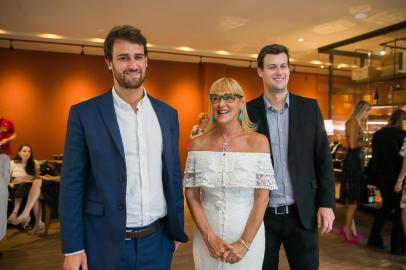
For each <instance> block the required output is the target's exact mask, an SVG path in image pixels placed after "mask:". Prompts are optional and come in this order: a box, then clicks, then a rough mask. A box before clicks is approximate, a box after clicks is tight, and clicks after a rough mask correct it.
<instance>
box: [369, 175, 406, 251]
mask: <svg viewBox="0 0 406 270" xmlns="http://www.w3.org/2000/svg"><path fill="white" fill-rule="evenodd" d="M386 180H387V181H388V182H389V183H393V182H394V181H392V179H386ZM378 188H379V191H380V192H381V196H382V206H381V209H379V212H378V213H377V215H376V216H375V219H374V223H373V225H372V229H371V233H370V235H369V239H368V244H369V245H371V246H382V247H383V239H382V231H383V228H384V225H385V221H386V219H387V218H388V217H389V215H390V214H391V213H392V210H394V215H393V225H392V231H391V244H390V246H391V252H392V253H394V254H403V253H405V238H404V234H403V226H402V222H401V219H400V216H401V212H402V211H401V209H400V197H401V194H400V193H396V192H395V191H394V190H393V185H391V184H388V183H384V184H379V185H378Z"/></svg>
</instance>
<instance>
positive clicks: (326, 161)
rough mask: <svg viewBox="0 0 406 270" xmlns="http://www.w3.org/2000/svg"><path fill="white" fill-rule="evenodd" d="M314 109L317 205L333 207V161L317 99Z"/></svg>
mask: <svg viewBox="0 0 406 270" xmlns="http://www.w3.org/2000/svg"><path fill="white" fill-rule="evenodd" d="M315 109H316V135H315V136H316V142H315V149H314V151H315V155H314V157H315V161H314V162H315V166H316V174H317V182H318V183H317V185H318V198H319V199H318V206H319V207H328V208H333V209H334V208H335V185H334V170H333V162H332V157H331V153H330V147H329V142H328V138H327V133H326V130H325V128H324V122H323V117H322V114H321V111H320V108H319V105H318V103H317V101H316V102H315Z"/></svg>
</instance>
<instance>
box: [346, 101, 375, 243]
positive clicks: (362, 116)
mask: <svg viewBox="0 0 406 270" xmlns="http://www.w3.org/2000/svg"><path fill="white" fill-rule="evenodd" d="M370 108H371V106H370V105H369V103H368V102H365V101H360V102H358V104H357V105H356V106H355V108H354V110H353V112H352V114H351V116H350V117H349V119H348V120H347V122H346V123H345V136H346V142H347V147H348V151H347V155H346V157H345V159H344V164H343V174H342V178H341V189H340V201H341V202H342V203H343V204H345V205H346V207H347V209H346V213H345V223H344V226H343V227H342V228H341V230H340V234H341V235H343V237H344V239H345V241H346V242H348V243H351V244H355V243H356V242H357V237H358V234H357V231H356V227H355V222H354V215H355V211H356V210H357V207H358V204H359V203H360V200H361V195H362V189H363V185H365V184H364V183H363V181H362V179H363V178H362V172H363V156H364V155H363V152H362V148H363V146H364V128H363V126H365V120H366V117H367V116H368V111H369V110H370Z"/></svg>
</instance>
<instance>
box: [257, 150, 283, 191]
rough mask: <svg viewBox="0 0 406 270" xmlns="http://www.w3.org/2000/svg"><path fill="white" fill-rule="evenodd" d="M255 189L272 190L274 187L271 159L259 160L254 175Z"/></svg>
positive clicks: (275, 187)
mask: <svg viewBox="0 0 406 270" xmlns="http://www.w3.org/2000/svg"><path fill="white" fill-rule="evenodd" d="M255 187H256V188H259V189H269V190H274V189H277V188H278V187H277V186H276V182H275V176H274V172H273V167H272V162H271V158H270V157H269V158H260V159H259V160H258V168H257V173H256V186H255Z"/></svg>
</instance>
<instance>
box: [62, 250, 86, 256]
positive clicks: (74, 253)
mask: <svg viewBox="0 0 406 270" xmlns="http://www.w3.org/2000/svg"><path fill="white" fill-rule="evenodd" d="M83 252H85V250H84V249H82V250H79V251H76V252H71V253H65V254H64V255H65V256H72V255H77V254H80V253H83Z"/></svg>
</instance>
